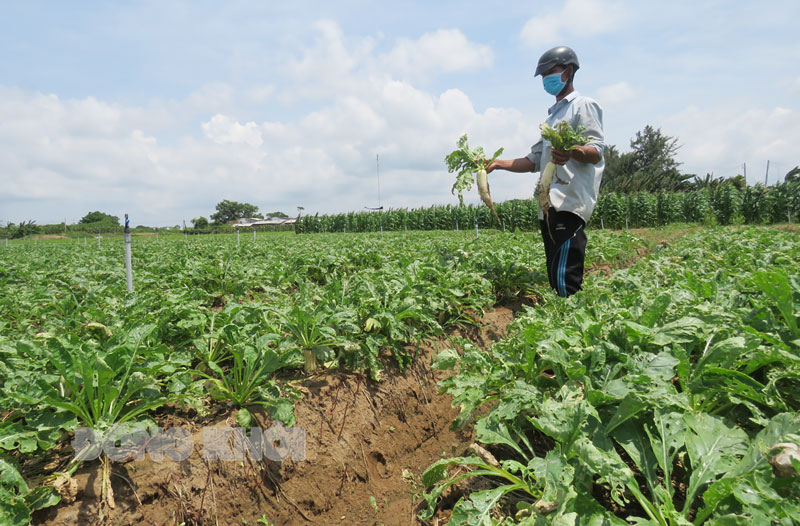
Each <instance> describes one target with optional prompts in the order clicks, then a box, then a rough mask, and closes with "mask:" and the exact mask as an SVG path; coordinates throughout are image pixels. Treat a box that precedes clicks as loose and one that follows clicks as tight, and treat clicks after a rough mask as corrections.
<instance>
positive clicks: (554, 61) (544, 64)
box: [533, 46, 581, 77]
mask: <svg viewBox="0 0 800 526" xmlns="http://www.w3.org/2000/svg"><path fill="white" fill-rule="evenodd" d="M569 64H572V65H573V66H575V71H577V70H578V68H579V67H581V65H580V64H578V55H576V54H575V52H574V51H572V49H571V48H568V47H567V46H558V47H554V48H553V49H548V50H547V51H545V52H544V54H543V55H542V56H541V57H539V64H537V65H536V73H534V75H533V76H534V77H535V76H537V75H543V74H544V72H545V71H547V70H548V69H550V68H552V67H554V66H568V65H569Z"/></svg>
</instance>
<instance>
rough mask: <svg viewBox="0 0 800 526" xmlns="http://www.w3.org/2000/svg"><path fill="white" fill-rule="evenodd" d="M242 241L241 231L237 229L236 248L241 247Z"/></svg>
mask: <svg viewBox="0 0 800 526" xmlns="http://www.w3.org/2000/svg"><path fill="white" fill-rule="evenodd" d="M241 244H242V241H241V240H240V239H239V229H238V228H237V229H236V246H237V247H238V246H241Z"/></svg>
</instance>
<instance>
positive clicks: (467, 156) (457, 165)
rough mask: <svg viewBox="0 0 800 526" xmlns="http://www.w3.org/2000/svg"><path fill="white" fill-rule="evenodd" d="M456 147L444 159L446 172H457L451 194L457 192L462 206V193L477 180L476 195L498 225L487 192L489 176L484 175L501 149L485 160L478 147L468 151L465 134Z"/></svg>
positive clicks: (501, 151) (489, 195) (492, 204)
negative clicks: (488, 209)
mask: <svg viewBox="0 0 800 526" xmlns="http://www.w3.org/2000/svg"><path fill="white" fill-rule="evenodd" d="M456 145H457V146H458V149H457V150H453V152H452V153H450V155H448V156H447V157H445V158H444V160H445V162H446V163H447V171H448V172H450V173H453V172H457V174H458V175H457V176H456V182H455V183H454V184H453V188H452V190H451V192H452V193H455V192H456V190H458V201H459V203H460V204H461V205H462V206H463V205H464V196H463V195H462V192H463V191H464V190H470V189H472V183H473V182H475V179H477V182H478V194H479V195H480V196H481V201H483V202H484V204H486V206H488V207H489V208H490V209H491V210H492V214H493V215H494V219H495V221H497V224H498V225H499V224H500V218H499V217H498V216H497V212H496V211H495V209H494V203H493V202H492V195H491V192H490V191H489V176H488V174H487V173H486V166H487V165H488V164H490V163H491V162H492V161H494V160H495V159H497V158H498V157H500V154H501V153H503V149H502V148H500V149H499V150H497V151H496V152H494V155H493V156H492V158H491V159H487V158H486V155H485V154H484V153H483V148H482V147H480V146H478V147H477V148H475V149H470V147H469V143H468V142H467V136H466V134H465V135H462V136H461V138H460V139H459V140H458V142H457V143H456ZM473 174H476V175H475V179H473Z"/></svg>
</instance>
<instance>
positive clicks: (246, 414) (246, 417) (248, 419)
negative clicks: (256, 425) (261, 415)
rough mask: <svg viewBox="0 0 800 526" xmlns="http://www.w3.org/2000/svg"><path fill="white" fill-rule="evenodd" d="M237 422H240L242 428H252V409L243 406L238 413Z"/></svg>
mask: <svg viewBox="0 0 800 526" xmlns="http://www.w3.org/2000/svg"><path fill="white" fill-rule="evenodd" d="M236 423H237V424H239V427H241V428H244V429H250V426H251V425H252V424H253V415H252V414H251V413H250V411H248V410H247V409H245V408H244V407H242V408H240V409H239V411H238V412H237V413H236Z"/></svg>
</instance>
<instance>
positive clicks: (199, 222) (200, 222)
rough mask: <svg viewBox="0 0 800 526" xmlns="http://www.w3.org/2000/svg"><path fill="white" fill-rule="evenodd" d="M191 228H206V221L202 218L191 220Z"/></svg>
mask: <svg viewBox="0 0 800 526" xmlns="http://www.w3.org/2000/svg"><path fill="white" fill-rule="evenodd" d="M192 226H193V227H194V228H208V219H206V218H205V217H203V216H200V217H197V218H195V219H192Z"/></svg>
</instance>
